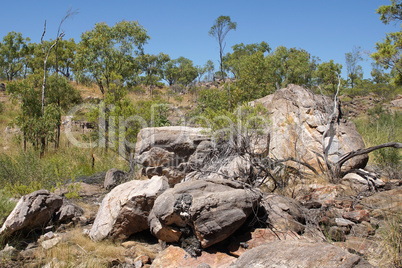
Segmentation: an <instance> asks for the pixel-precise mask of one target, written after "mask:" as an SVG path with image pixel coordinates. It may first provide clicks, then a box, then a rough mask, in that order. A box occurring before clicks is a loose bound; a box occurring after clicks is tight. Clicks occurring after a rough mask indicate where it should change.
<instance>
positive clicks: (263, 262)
mask: <svg viewBox="0 0 402 268" xmlns="http://www.w3.org/2000/svg"><path fill="white" fill-rule="evenodd" d="M230 267H233V268H244V267H259V268H263V267H344V268H349V267H350V268H352V267H353V268H357V267H360V268H362V267H373V266H372V265H370V264H369V263H368V262H367V261H366V260H364V259H363V258H362V257H360V256H358V255H355V254H351V253H349V252H348V251H347V250H345V249H343V248H340V247H337V246H334V245H331V244H329V243H325V242H316V243H310V242H307V241H305V240H297V241H292V240H284V241H275V242H271V243H266V244H263V245H261V246H258V247H255V248H253V249H250V250H248V251H246V252H245V253H244V254H243V255H241V256H240V257H239V258H238V259H237V261H236V262H235V263H234V264H232V265H231V266H230Z"/></svg>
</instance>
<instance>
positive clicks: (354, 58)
mask: <svg viewBox="0 0 402 268" xmlns="http://www.w3.org/2000/svg"><path fill="white" fill-rule="evenodd" d="M345 58H346V70H347V73H348V77H349V79H350V85H351V87H352V88H354V86H355V84H356V81H357V80H358V79H362V78H363V69H362V67H361V66H360V65H359V62H360V61H362V60H363V57H362V50H361V47H353V50H352V51H351V52H348V53H346V54H345Z"/></svg>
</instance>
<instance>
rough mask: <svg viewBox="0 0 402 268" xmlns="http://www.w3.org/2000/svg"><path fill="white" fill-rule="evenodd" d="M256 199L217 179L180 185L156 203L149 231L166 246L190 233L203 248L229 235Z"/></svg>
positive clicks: (236, 185) (247, 191)
mask: <svg viewBox="0 0 402 268" xmlns="http://www.w3.org/2000/svg"><path fill="white" fill-rule="evenodd" d="M260 199H261V194H260V192H259V191H258V190H255V189H254V190H252V189H247V188H244V186H243V185H242V184H241V183H238V182H235V181H230V180H225V179H221V178H219V177H216V178H209V179H205V180H195V181H188V182H182V183H180V184H177V185H175V187H174V188H170V189H168V190H166V191H165V192H164V193H163V194H161V195H160V196H159V197H158V198H157V199H156V201H155V204H154V207H153V209H152V212H151V214H150V216H149V223H150V229H151V232H152V233H153V234H154V235H155V236H156V237H157V238H159V239H161V240H164V241H166V242H177V241H179V240H180V238H181V237H182V235H185V236H189V232H190V233H192V234H193V235H195V236H196V238H197V240H198V241H199V242H200V245H201V247H202V248H207V247H209V246H211V245H213V244H215V243H218V242H220V241H222V240H224V239H226V238H227V237H229V236H230V235H231V234H233V233H234V232H235V231H236V230H237V229H238V228H239V227H240V226H241V225H242V224H243V223H244V222H245V221H246V219H247V217H248V216H249V215H250V214H251V213H252V212H253V209H254V208H255V207H256V206H257V203H258V201H259V200H260Z"/></svg>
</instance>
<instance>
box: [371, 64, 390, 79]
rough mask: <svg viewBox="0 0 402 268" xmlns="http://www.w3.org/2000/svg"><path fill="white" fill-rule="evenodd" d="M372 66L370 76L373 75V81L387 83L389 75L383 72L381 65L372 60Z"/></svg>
mask: <svg viewBox="0 0 402 268" xmlns="http://www.w3.org/2000/svg"><path fill="white" fill-rule="evenodd" d="M371 66H372V67H373V69H372V71H371V73H370V74H371V77H373V83H376V84H388V83H389V82H390V79H391V76H390V74H388V73H385V72H384V68H383V66H381V64H379V63H376V62H373V63H372V64H371Z"/></svg>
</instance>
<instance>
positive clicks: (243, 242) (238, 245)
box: [228, 229, 300, 257]
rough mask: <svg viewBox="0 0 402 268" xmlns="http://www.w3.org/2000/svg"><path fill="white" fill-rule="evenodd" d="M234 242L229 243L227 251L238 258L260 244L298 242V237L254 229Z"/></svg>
mask: <svg viewBox="0 0 402 268" xmlns="http://www.w3.org/2000/svg"><path fill="white" fill-rule="evenodd" d="M236 239H237V240H236V241H235V242H233V243H231V244H230V245H229V247H228V250H229V252H230V254H231V255H233V256H235V257H240V256H241V255H242V254H243V253H244V252H246V251H247V250H250V249H252V248H255V247H258V246H260V245H262V244H265V243H268V242H273V241H278V240H299V239H300V236H299V235H298V234H297V233H295V232H293V231H290V230H289V231H285V232H283V231H279V232H275V231H272V230H271V229H255V230H254V231H253V232H251V233H247V234H243V235H241V236H238V237H236Z"/></svg>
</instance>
